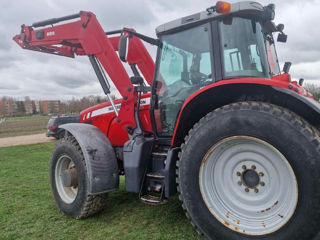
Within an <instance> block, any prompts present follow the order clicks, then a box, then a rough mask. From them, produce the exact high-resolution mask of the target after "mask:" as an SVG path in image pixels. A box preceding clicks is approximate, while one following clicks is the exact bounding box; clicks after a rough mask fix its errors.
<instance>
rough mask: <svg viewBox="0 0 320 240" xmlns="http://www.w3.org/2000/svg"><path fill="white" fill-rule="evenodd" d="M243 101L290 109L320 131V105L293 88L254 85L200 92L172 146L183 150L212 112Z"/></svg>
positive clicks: (186, 107) (185, 108)
mask: <svg viewBox="0 0 320 240" xmlns="http://www.w3.org/2000/svg"><path fill="white" fill-rule="evenodd" d="M270 82H271V81H270ZM242 101H259V102H268V103H272V104H274V105H278V106H280V107H283V108H287V109H289V110H290V111H292V112H294V113H296V114H297V115H299V116H301V117H302V118H304V119H305V120H306V121H308V122H309V123H310V124H312V125H313V126H315V127H317V128H320V104H319V103H318V102H317V101H315V100H313V99H311V98H308V97H306V96H302V95H299V94H297V93H296V92H295V91H292V90H291V89H290V88H284V87H280V86H271V85H266V84H254V83H232V84H224V85H220V86H214V85H213V86H208V87H206V88H203V89H200V90H199V91H198V92H195V93H194V94H193V95H191V96H190V97H189V98H188V99H187V100H186V101H185V103H184V104H183V106H182V108H181V110H180V113H179V116H178V119H177V122H176V126H175V130H174V134H173V138H172V142H171V146H173V147H178V146H180V145H181V144H182V143H183V141H184V137H185V136H186V135H187V134H188V131H189V130H190V129H191V128H192V127H193V125H194V124H195V123H197V122H198V121H199V120H200V119H201V118H202V117H204V116H205V115H206V114H208V113H209V112H211V111H213V110H215V109H217V108H219V107H222V106H224V105H227V104H231V103H235V102H242Z"/></svg>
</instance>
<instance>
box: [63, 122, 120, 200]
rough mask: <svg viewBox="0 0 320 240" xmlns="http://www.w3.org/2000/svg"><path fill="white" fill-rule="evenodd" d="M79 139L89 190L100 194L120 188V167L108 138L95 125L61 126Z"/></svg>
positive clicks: (73, 124)
mask: <svg viewBox="0 0 320 240" xmlns="http://www.w3.org/2000/svg"><path fill="white" fill-rule="evenodd" d="M59 127H60V128H63V129H65V130H67V131H68V133H70V134H72V135H73V136H74V137H75V138H76V140H77V141H78V143H79V145H80V147H81V150H82V152H83V156H84V158H85V161H86V165H87V175H88V180H89V187H88V192H89V193H90V194H93V195H94V194H100V193H106V192H111V191H113V190H115V189H118V188H119V169H118V163H117V159H116V156H115V153H114V149H113V147H112V145H111V143H110V142H109V140H108V138H107V137H106V136H105V135H104V134H103V132H101V131H100V130H99V129H98V128H96V127H95V126H92V125H89V124H84V123H68V124H64V125H61V126H59Z"/></svg>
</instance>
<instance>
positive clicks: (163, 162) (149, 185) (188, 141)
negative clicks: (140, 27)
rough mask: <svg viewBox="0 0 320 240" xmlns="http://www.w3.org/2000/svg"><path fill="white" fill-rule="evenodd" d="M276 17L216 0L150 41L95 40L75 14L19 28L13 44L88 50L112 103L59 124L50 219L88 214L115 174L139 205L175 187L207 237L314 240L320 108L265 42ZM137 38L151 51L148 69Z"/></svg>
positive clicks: (267, 9)
mask: <svg viewBox="0 0 320 240" xmlns="http://www.w3.org/2000/svg"><path fill="white" fill-rule="evenodd" d="M274 17H275V6H274V5H273V4H270V5H268V6H262V5H260V4H259V3H256V2H239V3H234V4H229V3H227V2H218V3H217V4H216V5H215V6H212V7H209V8H208V9H206V10H205V11H203V12H200V13H196V14H193V15H191V16H186V17H183V18H179V19H177V20H174V21H171V22H168V23H166V24H163V25H161V26H159V27H158V28H157V29H156V33H157V36H158V38H157V39H154V38H150V37H147V36H145V35H142V34H140V33H137V32H136V31H135V30H133V29H128V28H124V29H122V30H119V31H112V32H104V31H103V29H102V28H101V26H100V24H99V23H98V21H97V19H96V16H95V15H94V14H93V13H91V12H84V11H82V12H80V13H78V14H75V15H71V16H66V17H62V18H54V19H49V20H46V21H42V22H37V23H34V24H32V25H31V26H26V25H22V29H21V33H20V34H19V35H17V36H15V37H14V40H15V41H16V42H17V43H18V44H19V45H20V46H21V47H22V48H25V49H29V50H35V51H39V52H44V53H51V54H56V55H61V56H67V57H74V55H86V56H88V57H89V59H90V62H91V64H92V66H93V69H94V71H95V73H96V75H97V77H98V80H99V81H100V84H101V86H102V88H103V90H104V92H105V93H106V94H107V95H108V96H109V94H110V87H109V84H108V80H107V75H108V76H109V77H110V78H111V80H112V81H113V83H114V85H115V86H116V88H117V89H118V91H119V93H120V94H121V96H122V99H118V100H115V101H113V100H112V99H111V98H110V102H109V103H105V104H102V105H100V106H96V107H92V108H89V109H87V110H85V111H83V112H82V113H81V123H71V124H66V125H63V126H62V128H63V129H65V130H66V131H65V132H66V133H65V136H64V138H63V139H61V140H60V141H59V142H58V143H57V145H56V147H55V149H54V151H53V154H52V158H51V163H50V179H51V186H52V192H53V195H54V198H55V201H56V203H57V205H58V208H59V209H60V211H61V212H63V213H64V214H66V215H68V216H71V217H74V218H77V219H80V218H85V217H88V216H90V215H92V214H94V213H96V212H98V211H99V210H101V208H102V207H103V202H104V200H105V198H106V194H107V193H108V192H111V191H115V190H117V189H118V186H119V175H121V174H124V175H125V187H126V190H127V191H128V192H134V193H138V194H139V198H140V199H141V200H142V201H143V202H145V203H149V204H159V203H161V202H163V200H164V199H167V198H169V197H170V196H173V195H175V194H176V193H177V192H178V194H179V198H180V200H181V201H182V206H183V209H184V210H185V212H186V215H187V217H188V218H190V220H191V222H192V224H193V226H194V227H195V228H196V229H197V231H198V232H199V233H200V234H203V235H204V236H205V237H207V238H208V239H217V240H218V239H219V240H221V239H228V240H235V239H243V240H244V239H248V240H249V239H264V240H275V239H277V240H288V239H290V240H310V239H313V238H314V237H315V236H316V235H317V234H318V232H319V224H320V214H319V212H320V187H319V184H320V171H319V169H320V133H319V129H320V105H319V103H317V102H316V101H315V100H313V98H312V95H311V94H310V93H308V92H307V91H306V90H305V89H304V88H303V87H302V86H300V84H298V83H297V82H295V81H291V78H290V75H289V74H288V72H289V68H290V63H286V64H285V66H284V68H283V72H281V70H280V68H279V62H278V58H277V54H276V50H275V40H274V37H273V35H274V34H275V33H276V32H279V34H278V37H277V40H278V41H279V42H286V39H287V36H286V35H285V34H284V33H283V28H284V25H283V24H279V25H275V24H274V22H273V20H274ZM73 19H76V20H73ZM65 20H69V21H68V22H67V23H64V24H60V25H59V24H58V25H55V24H56V23H59V22H61V21H65ZM70 20H73V21H70ZM47 25H50V26H47ZM142 41H145V42H147V43H150V44H152V45H155V46H156V47H157V48H158V52H157V58H156V62H155V64H154V62H153V60H152V58H151V57H150V55H149V54H148V52H147V50H146V48H145V47H144V45H143V43H142ZM116 51H118V54H119V55H118V54H117V53H116ZM120 60H122V61H123V62H125V63H127V64H129V65H130V67H131V69H132V75H133V76H132V77H129V75H128V73H127V72H126V71H125V68H124V66H123V63H122V62H121V61H120ZM142 76H144V77H142Z"/></svg>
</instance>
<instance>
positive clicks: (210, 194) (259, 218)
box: [199, 136, 298, 236]
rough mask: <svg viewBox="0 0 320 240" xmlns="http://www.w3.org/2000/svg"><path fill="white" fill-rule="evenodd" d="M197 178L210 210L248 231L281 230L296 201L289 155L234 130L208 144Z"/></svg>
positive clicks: (229, 224)
mask: <svg viewBox="0 0 320 240" xmlns="http://www.w3.org/2000/svg"><path fill="white" fill-rule="evenodd" d="M257 177H258V181H257ZM199 184H200V190H201V194H202V198H203V200H204V202H205V204H206V205H207V207H208V209H209V211H210V212H211V213H212V214H213V216H214V217H215V218H216V219H217V220H218V221H220V222H221V223H222V224H224V225H225V226H226V227H228V228H230V229H231V230H233V231H236V232H240V233H242V234H246V235H254V236H256V235H265V234H270V233H272V232H275V231H277V230H279V229H280V228H282V227H283V226H284V225H285V224H286V223H287V222H288V221H289V220H290V219H291V217H292V215H293V214H294V212H295V209H296V205H297V202H298V185H297V180H296V177H295V174H294V171H293V169H292V167H291V166H290V164H289V162H288V161H287V159H286V158H285V157H284V156H283V155H282V154H281V153H280V152H279V151H278V150H277V149H276V148H274V147H273V146H272V145H270V144H269V143H267V142H265V141H262V140H260V139H257V138H253V137H247V136H234V137H230V138H226V139H223V140H222V141H220V142H218V143H217V144H215V145H214V146H212V147H211V148H210V150H209V151H208V152H207V154H206V155H205V156H204V158H203V161H202V163H201V167H200V172H199Z"/></svg>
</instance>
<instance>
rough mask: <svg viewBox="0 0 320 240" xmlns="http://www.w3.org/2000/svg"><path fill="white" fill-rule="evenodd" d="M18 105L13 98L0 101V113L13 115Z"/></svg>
mask: <svg viewBox="0 0 320 240" xmlns="http://www.w3.org/2000/svg"><path fill="white" fill-rule="evenodd" d="M17 110H18V106H17V104H16V103H15V102H14V101H13V100H3V101H0V115H3V116H14V115H15V114H16V113H17Z"/></svg>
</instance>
